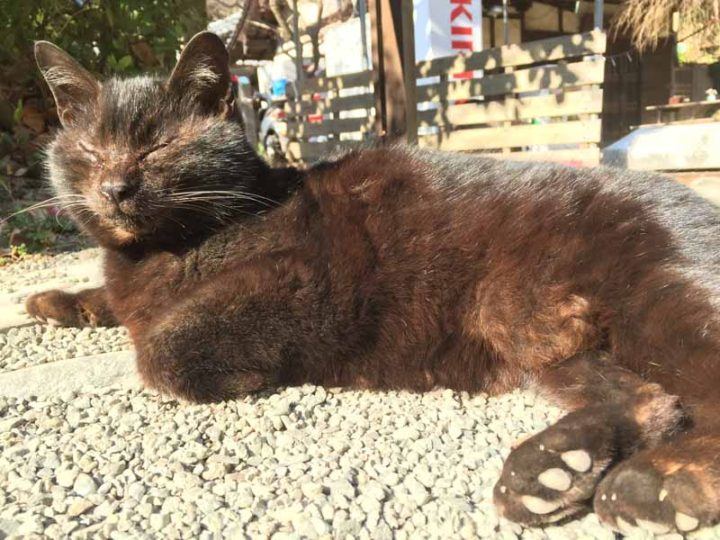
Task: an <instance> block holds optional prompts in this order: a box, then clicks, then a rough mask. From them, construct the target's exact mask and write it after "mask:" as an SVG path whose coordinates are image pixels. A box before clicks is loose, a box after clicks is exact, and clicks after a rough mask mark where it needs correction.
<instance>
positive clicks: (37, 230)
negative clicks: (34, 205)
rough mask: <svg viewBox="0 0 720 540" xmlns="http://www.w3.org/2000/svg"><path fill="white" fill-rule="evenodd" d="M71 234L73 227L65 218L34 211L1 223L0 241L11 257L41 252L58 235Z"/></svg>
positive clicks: (50, 244)
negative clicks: (13, 254)
mask: <svg viewBox="0 0 720 540" xmlns="http://www.w3.org/2000/svg"><path fill="white" fill-rule="evenodd" d="M18 210H19V209H18ZM72 232H75V226H74V225H73V223H72V222H71V221H70V220H69V219H68V218H67V217H65V216H62V215H59V214H55V215H53V214H50V213H48V212H47V211H45V210H35V211H30V212H21V213H18V214H15V215H12V214H11V217H10V218H8V219H7V220H6V221H4V222H3V225H2V229H1V230H0V241H1V242H2V244H4V245H6V246H7V247H8V248H9V249H10V251H11V256H12V253H14V252H17V253H16V254H28V253H35V252H38V251H42V250H43V249H45V248H47V247H50V246H52V245H53V244H54V243H55V241H56V239H57V237H58V235H60V234H68V233H72ZM13 250H15V251H13ZM17 250H20V251H17Z"/></svg>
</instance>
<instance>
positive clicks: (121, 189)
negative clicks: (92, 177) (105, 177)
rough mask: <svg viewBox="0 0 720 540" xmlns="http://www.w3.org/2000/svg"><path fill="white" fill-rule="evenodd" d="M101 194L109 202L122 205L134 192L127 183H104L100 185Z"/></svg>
mask: <svg viewBox="0 0 720 540" xmlns="http://www.w3.org/2000/svg"><path fill="white" fill-rule="evenodd" d="M100 193H101V194H102V196H103V197H105V198H106V199H107V200H108V201H112V202H114V203H115V204H120V203H121V202H122V201H124V200H125V199H127V198H128V197H129V196H130V195H131V194H132V190H131V188H130V184H128V183H127V182H103V183H102V184H100Z"/></svg>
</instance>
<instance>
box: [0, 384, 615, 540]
mask: <svg viewBox="0 0 720 540" xmlns="http://www.w3.org/2000/svg"><path fill="white" fill-rule="evenodd" d="M559 414H560V411H558V410H557V409H553V408H551V407H548V406H547V405H545V404H543V403H541V402H539V401H536V399H535V398H534V397H533V396H532V395H530V394H523V393H515V394H511V395H507V396H502V397H499V398H489V399H488V398H486V397H485V396H475V397H472V398H470V397H469V396H467V395H459V394H455V393H453V392H451V391H436V392H432V393H430V394H426V395H415V394H408V393H387V394H370V393H365V392H349V391H334V390H330V391H327V390H325V389H323V388H316V387H313V386H304V387H300V388H289V389H286V390H284V391H282V392H280V393H278V394H275V395H271V396H266V397H259V398H247V399H245V400H239V401H235V402H229V403H223V404H218V405H202V406H200V405H186V404H178V403H177V402H175V401H170V400H167V399H163V398H161V397H159V396H157V395H155V394H151V393H146V392H139V391H131V390H123V389H120V388H110V389H106V390H105V391H102V392H100V393H93V394H84V395H80V396H78V395H74V394H73V395H66V396H58V397H57V398H54V399H52V400H49V401H39V400H34V399H33V400H20V401H17V400H13V399H9V400H8V399H6V400H2V399H1V398H0V417H1V418H2V419H1V420H0V445H2V447H3V448H4V449H5V450H4V451H3V453H2V457H1V458H0V508H1V510H0V528H3V529H4V530H5V533H6V534H9V535H10V536H11V537H18V538H19V537H23V538H27V537H29V536H31V535H33V534H35V535H44V536H47V537H50V538H59V537H63V536H66V535H68V534H69V533H72V534H73V535H78V536H79V537H87V538H91V537H92V538H98V537H108V536H110V537H112V538H125V537H132V538H138V537H152V536H155V537H162V538H181V537H188V536H192V537H200V538H212V537H213V536H215V537H217V536H218V535H222V536H228V537H234V538H243V537H251V538H264V537H272V538H299V537H309V538H316V537H326V538H345V537H346V535H348V534H350V535H352V536H354V537H357V538H379V539H382V538H393V537H396V538H400V539H402V538H474V537H478V536H479V537H489V538H516V537H518V536H522V537H523V538H546V537H549V538H605V539H610V538H613V534H612V533H611V532H609V531H608V530H606V529H604V528H602V527H601V526H600V525H599V523H598V521H597V519H596V518H595V516H594V515H589V516H586V517H585V518H583V519H582V520H580V521H575V522H572V523H570V524H568V525H566V526H564V527H551V528H549V529H545V530H523V529H522V528H521V527H519V526H518V525H515V524H511V523H508V522H504V521H503V522H502V523H501V522H499V520H498V518H497V517H496V514H495V512H494V510H493V508H492V504H491V502H490V501H491V491H492V487H493V484H494V482H495V480H496V479H497V477H498V474H499V471H500V467H501V465H502V459H503V457H504V454H505V453H506V452H507V448H509V446H510V444H511V442H512V441H514V440H515V439H516V438H518V437H520V436H521V435H522V434H524V433H527V432H533V431H536V430H538V429H541V428H542V427H544V426H546V425H547V424H548V423H550V422H551V421H552V420H554V419H556V418H557V417H558V415H559Z"/></svg>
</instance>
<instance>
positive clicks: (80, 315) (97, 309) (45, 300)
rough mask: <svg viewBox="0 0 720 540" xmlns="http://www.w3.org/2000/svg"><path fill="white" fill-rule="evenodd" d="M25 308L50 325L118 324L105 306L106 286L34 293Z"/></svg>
mask: <svg viewBox="0 0 720 540" xmlns="http://www.w3.org/2000/svg"><path fill="white" fill-rule="evenodd" d="M25 309H26V311H27V312H28V314H29V315H30V316H31V317H33V318H35V319H36V320H38V321H40V322H43V323H49V324H51V325H53V326H75V327H83V326H117V325H118V322H117V320H116V318H115V316H114V315H113V313H112V311H111V310H110V307H109V306H108V301H107V296H106V293H105V287H97V288H94V289H85V290H84V291H80V292H78V293H67V292H64V291H58V290H51V291H44V292H41V293H38V294H33V295H32V296H29V297H28V298H27V300H25Z"/></svg>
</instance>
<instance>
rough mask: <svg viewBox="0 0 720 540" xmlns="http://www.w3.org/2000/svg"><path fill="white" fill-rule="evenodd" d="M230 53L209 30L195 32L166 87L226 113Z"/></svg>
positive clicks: (228, 92) (206, 106)
mask: <svg viewBox="0 0 720 540" xmlns="http://www.w3.org/2000/svg"><path fill="white" fill-rule="evenodd" d="M229 61H230V58H229V55H228V52H227V49H226V48H225V45H224V44H223V42H222V41H221V40H220V38H219V37H217V36H216V35H215V34H213V33H212V32H200V33H199V34H196V35H195V36H194V37H193V38H192V39H191V40H190V41H189V42H188V44H187V45H186V46H185V48H184V49H183V51H182V53H181V54H180V58H179V59H178V62H177V64H176V65H175V69H173V71H172V73H171V74H170V78H169V79H168V88H169V90H170V91H171V92H175V93H177V94H179V95H181V96H183V97H189V98H190V99H193V100H195V101H196V102H199V103H200V104H201V105H202V106H203V107H204V108H205V109H206V110H208V111H211V112H216V111H217V112H226V109H227V103H228V99H229V96H230V66H229Z"/></svg>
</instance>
